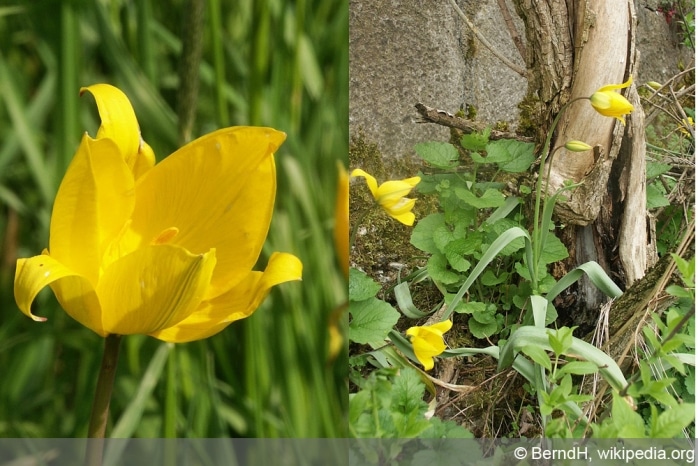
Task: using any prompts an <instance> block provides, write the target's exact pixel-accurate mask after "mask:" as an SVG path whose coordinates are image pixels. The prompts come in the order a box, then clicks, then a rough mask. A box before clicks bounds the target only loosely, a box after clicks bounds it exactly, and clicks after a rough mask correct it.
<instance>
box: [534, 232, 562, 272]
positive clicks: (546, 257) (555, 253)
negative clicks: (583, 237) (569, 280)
mask: <svg viewBox="0 0 698 466" xmlns="http://www.w3.org/2000/svg"><path fill="white" fill-rule="evenodd" d="M567 257H569V252H568V251H567V248H566V247H565V245H564V244H562V241H560V239H559V238H558V237H557V236H555V235H554V234H553V233H552V232H550V231H549V232H548V238H547V241H546V242H545V249H544V250H543V251H542V252H541V255H540V261H541V264H543V265H547V264H552V263H553V262H557V261H561V260H563V259H567Z"/></svg>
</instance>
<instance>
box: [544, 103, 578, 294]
mask: <svg viewBox="0 0 698 466" xmlns="http://www.w3.org/2000/svg"><path fill="white" fill-rule="evenodd" d="M578 100H589V98H588V97H577V98H575V99H572V100H570V101H569V102H567V103H566V104H565V105H563V106H562V108H561V109H560V111H559V112H557V115H555V119H554V120H553V124H552V125H550V129H549V130H548V137H547V138H546V139H545V145H544V146H543V150H542V151H541V159H540V171H539V173H538V180H537V181H536V208H535V210H534V211H533V264H532V265H533V271H534V275H535V276H534V277H531V282H532V285H533V290H534V291H537V289H538V262H539V261H540V255H541V252H542V251H541V250H540V245H541V239H540V238H541V235H544V234H546V232H544V231H539V230H540V222H539V220H540V201H541V197H542V196H546V197H547V194H548V193H547V187H548V183H547V182H546V185H545V186H546V192H545V193H541V182H542V181H543V170H544V169H545V161H546V159H547V158H548V151H549V150H550V141H551V140H552V139H553V133H555V129H556V128H557V124H558V122H559V121H560V117H561V116H562V114H563V113H564V112H565V110H567V107H569V106H570V105H571V104H572V103H573V102H576V101H578ZM551 164H552V157H551ZM549 176H550V169H548V177H549ZM546 179H547V178H546Z"/></svg>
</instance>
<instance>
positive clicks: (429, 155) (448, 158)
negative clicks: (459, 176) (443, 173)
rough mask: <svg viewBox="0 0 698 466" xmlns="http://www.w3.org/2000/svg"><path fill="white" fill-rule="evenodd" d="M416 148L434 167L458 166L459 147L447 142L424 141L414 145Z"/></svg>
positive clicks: (447, 167) (443, 168) (418, 153)
mask: <svg viewBox="0 0 698 466" xmlns="http://www.w3.org/2000/svg"><path fill="white" fill-rule="evenodd" d="M414 150H415V152H417V155H419V156H420V157H421V158H422V159H423V160H424V161H425V162H427V163H428V164H429V165H431V166H433V167H436V168H440V169H442V170H445V169H449V168H454V167H456V166H458V149H456V148H455V147H454V146H453V145H452V144H449V143H447V142H423V143H420V144H417V145H416V146H414Z"/></svg>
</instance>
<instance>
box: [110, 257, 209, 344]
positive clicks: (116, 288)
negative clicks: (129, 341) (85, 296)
mask: <svg viewBox="0 0 698 466" xmlns="http://www.w3.org/2000/svg"><path fill="white" fill-rule="evenodd" d="M215 265H216V254H215V251H214V250H211V251H209V252H207V253H205V254H199V255H196V254H191V253H189V252H188V251H186V250H185V249H184V248H181V247H178V246H172V245H169V244H165V245H156V246H146V247H144V248H141V249H138V250H137V251H135V252H133V253H131V254H129V255H127V256H125V257H122V258H121V259H119V260H117V261H116V262H114V263H113V264H112V265H111V266H110V267H109V268H108V269H107V270H106V271H105V272H104V275H103V276H102V277H101V279H100V281H99V285H98V286H97V294H98V295H99V298H100V300H101V302H102V307H103V310H104V311H103V321H104V328H105V330H106V331H107V332H108V333H115V334H119V335H130V334H141V333H145V334H148V333H152V332H155V331H158V330H160V329H163V328H167V327H171V326H172V325H175V324H177V323H178V322H180V321H182V320H184V319H185V318H187V317H188V316H189V315H190V314H191V313H192V312H194V311H195V310H196V308H197V307H198V306H199V304H200V303H201V300H202V299H203V297H204V295H205V293H206V288H207V287H208V285H209V283H210V281H211V275H212V274H213V269H214V267H215Z"/></svg>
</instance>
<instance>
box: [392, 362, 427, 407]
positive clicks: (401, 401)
mask: <svg viewBox="0 0 698 466" xmlns="http://www.w3.org/2000/svg"><path fill="white" fill-rule="evenodd" d="M423 396H424V384H423V383H422V378H421V377H420V376H419V374H418V373H417V371H415V370H413V369H402V370H401V371H400V373H399V375H398V376H397V377H395V380H394V381H393V390H392V399H393V401H392V404H391V407H392V409H393V410H394V411H397V412H400V413H402V414H410V413H412V412H414V411H420V410H422V411H424V412H426V410H427V404H426V403H425V402H424V401H423V400H422V397H423Z"/></svg>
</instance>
